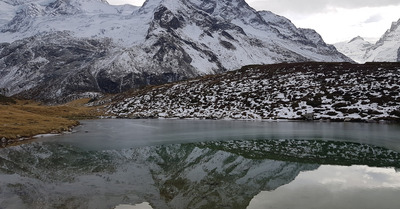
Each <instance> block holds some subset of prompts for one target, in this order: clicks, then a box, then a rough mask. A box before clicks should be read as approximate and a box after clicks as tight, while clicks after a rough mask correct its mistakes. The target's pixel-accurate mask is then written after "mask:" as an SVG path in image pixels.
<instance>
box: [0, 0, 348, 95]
mask: <svg viewBox="0 0 400 209" xmlns="http://www.w3.org/2000/svg"><path fill="white" fill-rule="evenodd" d="M0 4H1V8H0V10H1V14H0V43H1V42H3V44H1V45H0V74H1V75H2V76H1V77H0V88H8V89H9V92H10V94H20V95H23V96H27V97H30V98H36V99H42V100H58V101H60V100H68V99H70V98H73V97H82V96H88V95H94V94H97V93H104V92H106V93H115V92H121V91H124V90H127V89H131V88H136V87H139V86H144V85H149V84H160V83H165V82H171V81H177V80H181V79H185V78H190V77H194V76H198V75H204V74H214V73H218V72H223V71H226V70H233V69H236V68H238V67H240V66H243V65H247V64H255V63H257V64H268V63H278V62H300V61H328V62H331V61H351V60H350V59H349V58H347V57H345V56H344V55H343V54H341V53H339V52H338V51H336V49H335V48H334V47H332V46H329V45H326V44H325V43H324V41H323V40H322V38H321V37H320V36H319V35H318V34H317V33H316V32H315V31H313V30H308V29H299V28H297V27H295V26H294V25H293V24H292V23H291V22H290V21H289V20H287V19H286V18H284V17H280V16H277V15H275V14H272V13H271V12H257V11H255V10H254V9H253V8H251V7H250V6H249V5H248V4H247V3H246V2H245V1H244V0H229V1H228V0H221V1H216V0H147V1H146V2H145V3H144V5H143V6H142V7H140V8H139V7H134V6H112V5H109V4H108V3H107V2H106V1H105V0H79V1H78V0H29V1H9V0H0ZM28 45H29V46H28ZM57 50H58V51H60V52H59V53H57ZM65 63H67V64H65ZM71 63H72V64H71ZM53 66H56V67H53ZM43 88H48V89H49V90H48V91H46V92H43V91H41V90H42V89H43Z"/></svg>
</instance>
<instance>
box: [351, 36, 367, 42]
mask: <svg viewBox="0 0 400 209" xmlns="http://www.w3.org/2000/svg"><path fill="white" fill-rule="evenodd" d="M355 41H365V40H364V38H363V37H361V36H357V37H355V38H353V39H351V40H350V41H349V43H352V42H355Z"/></svg>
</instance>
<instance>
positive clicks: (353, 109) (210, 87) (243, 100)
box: [108, 63, 400, 122]
mask: <svg viewBox="0 0 400 209" xmlns="http://www.w3.org/2000/svg"><path fill="white" fill-rule="evenodd" d="M399 80H400V65H398V64H395V63H392V64H390V63H387V64H385V63H371V64H365V65H356V64H350V63H299V64H276V65H265V66H247V67H244V68H242V69H241V70H238V71H234V72H229V73H225V74H222V75H217V76H206V77H202V78H198V79H193V80H189V81H184V82H179V83H173V84H167V85H162V86H158V87H151V88H146V89H143V90H140V91H133V92H130V93H126V94H122V95H120V96H116V97H115V98H114V102H113V104H112V105H110V106H109V107H108V109H109V111H108V112H109V113H110V114H113V115H117V116H119V117H123V118H195V119H245V120H269V119H274V120H276V119H291V120H333V121H371V122H372V121H379V120H396V121H399V118H400V85H399Z"/></svg>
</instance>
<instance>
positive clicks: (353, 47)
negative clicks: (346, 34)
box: [335, 20, 400, 63]
mask: <svg viewBox="0 0 400 209" xmlns="http://www.w3.org/2000/svg"><path fill="white" fill-rule="evenodd" d="M335 47H336V48H337V49H338V50H339V51H340V52H342V53H343V54H345V55H346V56H348V57H350V58H352V59H353V60H355V61H356V62H359V63H365V62H400V53H399V51H400V20H398V21H397V22H393V24H392V27H391V28H390V29H389V30H387V31H386V33H385V34H384V35H383V36H382V37H381V38H380V39H379V41H378V42H376V43H375V44H372V43H370V42H368V41H365V40H364V39H363V38H361V37H359V36H358V37H356V38H354V39H352V40H351V41H349V42H341V43H337V44H335Z"/></svg>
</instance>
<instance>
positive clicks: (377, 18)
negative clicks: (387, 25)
mask: <svg viewBox="0 0 400 209" xmlns="http://www.w3.org/2000/svg"><path fill="white" fill-rule="evenodd" d="M382 19H383V17H382V15H373V16H371V17H369V18H368V19H367V20H365V21H364V23H374V22H379V21H381V20H382Z"/></svg>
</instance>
